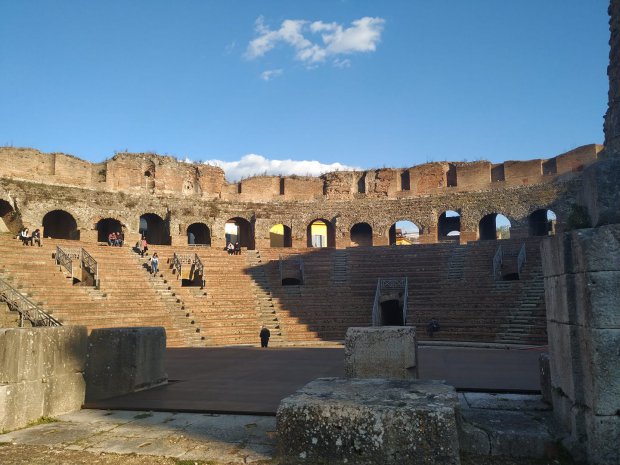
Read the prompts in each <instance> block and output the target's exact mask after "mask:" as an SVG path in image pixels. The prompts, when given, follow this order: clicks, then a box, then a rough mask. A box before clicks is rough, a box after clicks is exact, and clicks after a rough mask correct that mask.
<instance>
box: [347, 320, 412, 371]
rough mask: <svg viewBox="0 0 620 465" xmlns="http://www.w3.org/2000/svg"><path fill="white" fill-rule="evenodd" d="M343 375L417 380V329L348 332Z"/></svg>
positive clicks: (408, 327) (410, 327)
mask: <svg viewBox="0 0 620 465" xmlns="http://www.w3.org/2000/svg"><path fill="white" fill-rule="evenodd" d="M344 372H345V376H346V377H347V378H390V379H416V378H417V377H418V371H417V343H416V337H415V328H414V327H412V326H373V327H366V328H349V329H348V330H347V335H346V338H345V344H344Z"/></svg>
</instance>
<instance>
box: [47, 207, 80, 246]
mask: <svg viewBox="0 0 620 465" xmlns="http://www.w3.org/2000/svg"><path fill="white" fill-rule="evenodd" d="M43 237H49V238H52V239H71V240H79V239H80V231H78V228H77V222H76V221H75V218H73V216H72V215H71V214H70V213H67V212H66V211H64V210H53V211H51V212H49V213H46V215H45V216H44V217H43Z"/></svg>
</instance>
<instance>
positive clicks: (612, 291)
mask: <svg viewBox="0 0 620 465" xmlns="http://www.w3.org/2000/svg"><path fill="white" fill-rule="evenodd" d="M618 267H620V265H618ZM570 276H571V277H573V279H574V281H575V282H574V290H575V294H574V295H575V304H576V305H575V310H576V319H577V321H576V323H577V324H579V325H582V326H587V327H592V328H610V329H611V328H616V329H620V306H619V305H620V271H597V272H585V273H577V274H574V275H570Z"/></svg>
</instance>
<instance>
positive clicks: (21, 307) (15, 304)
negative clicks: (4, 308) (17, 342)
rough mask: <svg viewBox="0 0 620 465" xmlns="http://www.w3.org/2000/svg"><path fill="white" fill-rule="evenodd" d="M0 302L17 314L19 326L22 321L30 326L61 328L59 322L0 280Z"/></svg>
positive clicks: (22, 323)
mask: <svg viewBox="0 0 620 465" xmlns="http://www.w3.org/2000/svg"><path fill="white" fill-rule="evenodd" d="M0 301H2V302H6V303H7V305H8V306H9V308H10V309H11V310H15V311H17V312H18V313H19V316H20V318H19V326H20V327H23V326H24V320H28V321H30V323H32V326H62V325H61V323H60V321H58V320H57V319H56V318H54V317H53V316H51V315H50V314H48V313H46V312H45V311H44V310H42V309H41V308H40V307H39V306H37V305H36V304H35V303H34V302H32V301H31V300H30V299H28V298H27V297H26V296H24V295H22V294H21V293H20V292H19V291H18V290H17V289H15V288H14V287H13V286H11V285H10V284H9V283H7V282H6V281H5V280H3V279H1V278H0Z"/></svg>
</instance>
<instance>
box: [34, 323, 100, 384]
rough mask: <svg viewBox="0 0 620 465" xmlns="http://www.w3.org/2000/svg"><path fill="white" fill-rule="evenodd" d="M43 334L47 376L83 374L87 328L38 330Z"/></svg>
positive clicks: (45, 372)
mask: <svg viewBox="0 0 620 465" xmlns="http://www.w3.org/2000/svg"><path fill="white" fill-rule="evenodd" d="M36 331H40V332H41V344H42V347H41V351H42V357H41V362H42V363H43V372H44V374H45V376H62V375H70V374H75V373H83V372H84V368H85V365H86V350H87V348H88V332H87V330H86V327H85V326H60V327H54V328H37V329H36Z"/></svg>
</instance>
